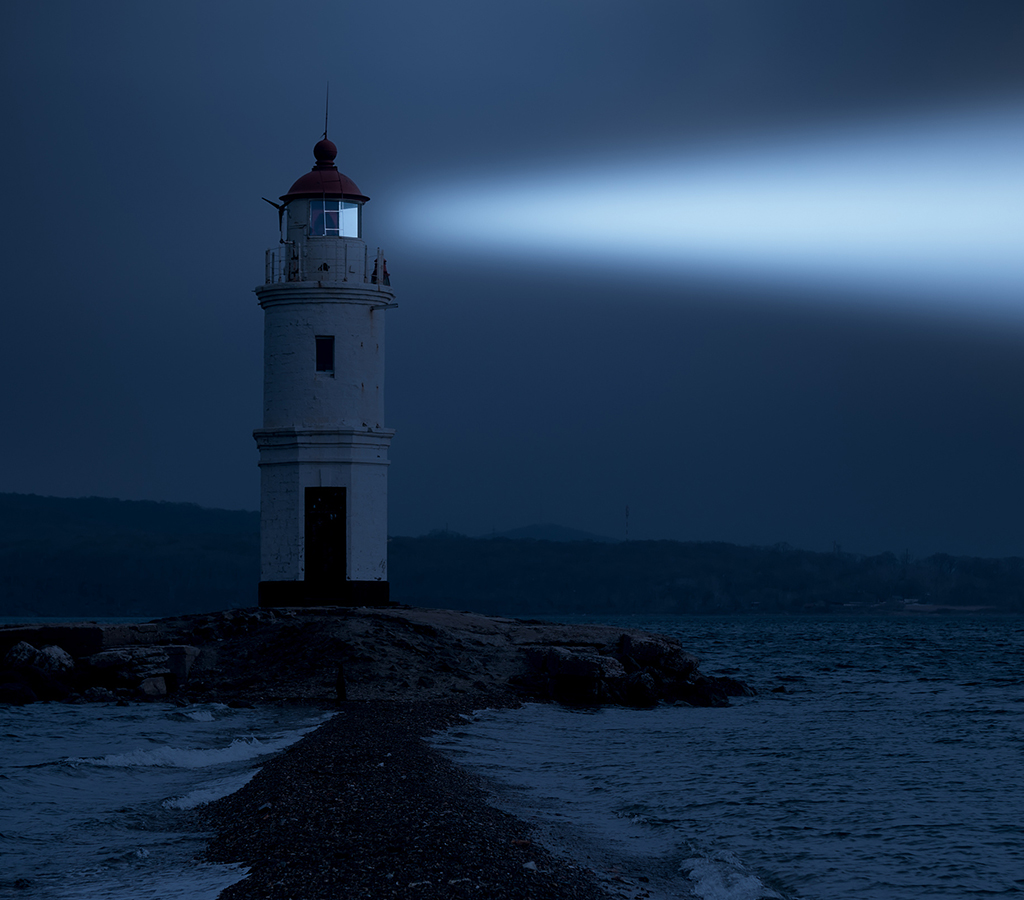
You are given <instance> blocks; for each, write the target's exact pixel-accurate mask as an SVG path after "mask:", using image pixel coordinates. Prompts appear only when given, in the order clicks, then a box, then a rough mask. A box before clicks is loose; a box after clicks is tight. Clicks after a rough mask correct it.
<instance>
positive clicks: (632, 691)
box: [622, 672, 661, 709]
mask: <svg viewBox="0 0 1024 900" xmlns="http://www.w3.org/2000/svg"><path fill="white" fill-rule="evenodd" d="M660 698H661V692H660V691H659V690H658V684H657V682H656V681H655V680H654V676H652V675H651V674H650V672H633V673H632V674H631V675H628V676H627V677H626V679H625V684H624V685H623V690H622V702H623V703H624V704H625V705H626V706H635V707H638V708H640V709H650V708H651V707H653V706H657V705H658V700H659V699H660Z"/></svg>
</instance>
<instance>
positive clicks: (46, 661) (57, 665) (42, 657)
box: [34, 644, 75, 679]
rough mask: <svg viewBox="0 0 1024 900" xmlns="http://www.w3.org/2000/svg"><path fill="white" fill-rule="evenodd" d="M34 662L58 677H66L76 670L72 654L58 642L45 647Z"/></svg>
mask: <svg viewBox="0 0 1024 900" xmlns="http://www.w3.org/2000/svg"><path fill="white" fill-rule="evenodd" d="M34 664H35V665H37V666H39V668H40V669H42V670H43V671H44V672H49V674H50V675H52V676H53V677H54V678H57V679H66V678H68V677H69V676H70V675H71V673H72V672H74V670H75V661H74V659H73V658H72V656H71V654H70V653H68V652H67V651H66V650H64V649H63V648H61V647H58V646H57V645H56V644H48V645H47V646H45V647H43V649H42V650H40V651H39V654H38V655H37V657H36V661H35V663H34Z"/></svg>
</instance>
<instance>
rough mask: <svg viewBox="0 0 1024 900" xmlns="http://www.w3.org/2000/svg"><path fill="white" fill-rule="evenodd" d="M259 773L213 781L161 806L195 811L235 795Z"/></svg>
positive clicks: (243, 774)
mask: <svg viewBox="0 0 1024 900" xmlns="http://www.w3.org/2000/svg"><path fill="white" fill-rule="evenodd" d="M259 771H260V770H259V769H250V770H249V771H248V772H243V773H242V774H241V775H236V776H234V777H233V778H223V779H221V780H220V781H214V782H212V783H210V784H207V785H204V786H203V787H201V788H197V789H196V790H194V791H189V792H188V793H187V794H185V795H184V796H183V797H171V798H170V799H168V800H164V802H163V803H162V804H161V805H162V806H163V808H164V809H195V808H196V807H197V806H204V805H205V804H207V803H212V802H213V801H214V800H220V798H221V797H227V796H229V795H230V794H233V793H235V791H239V790H241V789H242V788H243V787H245V786H246V785H247V784H248V783H249V782H250V781H252V779H253V778H254V777H255V775H256V773H257V772H259Z"/></svg>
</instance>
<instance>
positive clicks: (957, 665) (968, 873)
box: [436, 617, 1024, 900]
mask: <svg viewBox="0 0 1024 900" xmlns="http://www.w3.org/2000/svg"><path fill="white" fill-rule="evenodd" d="M578 620H581V619H578ZM585 621H588V622H598V621H604V622H610V623H611V624H618V625H622V626H628V627H634V628H644V629H648V630H651V631H657V632H660V633H662V634H668V635H672V636H674V637H676V638H678V639H679V640H680V641H682V643H683V645H684V647H686V648H688V649H690V650H692V651H693V652H695V653H696V654H697V655H699V656H700V657H702V659H703V664H702V670H703V671H704V672H706V673H708V674H715V673H722V674H731V675H734V676H735V677H738V678H741V679H743V680H745V681H747V682H748V683H749V684H751V685H752V686H754V687H755V688H756V689H757V690H758V691H759V693H758V695H757V696H756V697H751V698H742V699H738V700H735V701H734V705H733V706H732V707H730V708H726V709H695V708H689V707H684V706H674V707H666V706H661V707H658V708H656V709H652V710H646V711H644V710H627V709H618V708H605V709H600V710H569V709H563V708H559V707H554V706H547V705H528V706H525V707H523V708H521V709H517V710H500V711H482V712H480V713H478V714H477V715H476V716H475V717H473V719H472V720H470V721H467V722H466V723H465V724H464V725H461V726H459V727H457V728H454V729H452V730H450V731H449V732H447V733H445V734H443V735H439V736H438V737H437V739H436V744H437V746H439V747H441V748H443V749H444V750H445V752H447V753H449V754H451V755H452V756H453V757H454V758H455V759H456V760H458V761H459V762H460V763H461V764H463V765H465V766H468V767H470V768H473V769H475V770H477V771H479V772H482V773H483V774H485V775H486V776H488V777H489V778H490V779H492V781H493V783H494V784H496V785H497V786H498V794H497V799H498V802H499V804H501V805H504V806H506V807H507V808H509V809H510V810H511V811H513V812H515V813H516V814H518V815H520V816H522V817H525V818H527V819H529V820H530V821H532V822H534V823H535V824H536V825H537V826H538V828H539V830H540V834H541V835H542V836H543V837H544V839H545V840H546V841H548V842H549V843H551V844H553V845H554V846H555V849H560V850H562V851H564V852H567V853H569V854H572V855H575V856H576V857H577V858H581V859H582V860H583V861H585V862H587V861H589V863H590V864H591V865H592V866H593V867H594V868H595V870H597V871H620V872H626V873H634V874H636V873H645V874H646V875H647V876H649V877H650V881H649V882H647V883H645V884H644V885H643V887H645V888H646V889H650V890H651V893H652V895H657V896H664V897H692V896H697V897H701V898H705V900H758V898H803V900H918V898H929V900H936V898H950V900H953V898H955V900H968V898H981V897H985V898H991V897H994V896H995V897H998V896H1005V895H1019V894H1021V893H1022V892H1024V826H1022V818H1024V619H1021V618H1019V617H990V618H960V617H956V618H949V617H936V618H915V617H905V618H904V617H892V618H881V617H879V618H867V617H849V618H838V617H836V618H832V617H827V618H826V617H734V618H724V617H723V618H705V617H700V618H696V617H665V618H640V617H635V618H634V617H628V618H619V619H611V620H609V619H601V620H599V619H598V618H597V617H588V618H586V619H585ZM783 688H784V689H785V690H784V692H783V691H782V690H780V689H783Z"/></svg>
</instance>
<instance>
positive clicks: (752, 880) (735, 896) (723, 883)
mask: <svg viewBox="0 0 1024 900" xmlns="http://www.w3.org/2000/svg"><path fill="white" fill-rule="evenodd" d="M679 868H680V871H681V872H683V873H684V874H685V875H686V876H687V877H688V878H689V879H690V880H691V881H692V882H693V892H694V893H695V894H696V895H697V896H698V897H701V898H702V900H783V897H782V894H779V893H777V892H776V891H773V890H772V889H771V888H769V887H767V886H766V885H765V883H764V882H763V881H761V879H760V878H758V877H757V876H756V875H754V874H752V873H751V872H750V871H749V870H747V869H746V868H745V867H744V866H743V864H742V863H741V862H740V861H739V859H738V858H737V856H736V855H735V854H734V853H730V852H729V851H728V850H716V851H714V852H712V853H708V854H705V855H702V856H699V857H693V858H691V859H687V860H685V861H684V862H683V863H682V865H681V866H680V867H679Z"/></svg>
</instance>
